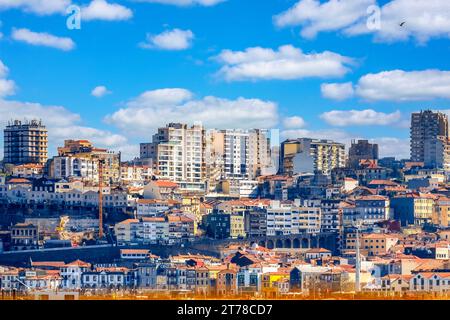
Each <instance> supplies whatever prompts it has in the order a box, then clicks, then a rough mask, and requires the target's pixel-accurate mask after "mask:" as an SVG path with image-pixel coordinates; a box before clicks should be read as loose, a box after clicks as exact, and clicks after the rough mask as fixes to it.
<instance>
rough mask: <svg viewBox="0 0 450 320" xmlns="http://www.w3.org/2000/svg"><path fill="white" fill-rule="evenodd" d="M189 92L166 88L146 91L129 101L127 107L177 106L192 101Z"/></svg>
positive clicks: (191, 95)
mask: <svg viewBox="0 0 450 320" xmlns="http://www.w3.org/2000/svg"><path fill="white" fill-rule="evenodd" d="M192 97H193V94H192V92H190V91H189V90H186V89H181V88H166V89H156V90H149V91H145V92H144V93H142V94H141V95H139V96H138V97H136V98H134V99H133V100H131V101H129V102H128V104H127V106H128V107H132V108H146V107H148V106H153V105H156V106H167V105H169V106H170V105H176V104H180V103H183V102H185V101H188V100H190V99H192Z"/></svg>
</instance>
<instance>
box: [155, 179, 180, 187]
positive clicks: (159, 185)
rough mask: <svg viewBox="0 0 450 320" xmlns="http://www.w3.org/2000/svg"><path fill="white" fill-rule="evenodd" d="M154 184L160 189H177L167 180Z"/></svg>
mask: <svg viewBox="0 0 450 320" xmlns="http://www.w3.org/2000/svg"><path fill="white" fill-rule="evenodd" d="M155 184H156V185H157V186H158V187H160V188H178V184H177V183H175V182H173V181H169V180H157V181H155Z"/></svg>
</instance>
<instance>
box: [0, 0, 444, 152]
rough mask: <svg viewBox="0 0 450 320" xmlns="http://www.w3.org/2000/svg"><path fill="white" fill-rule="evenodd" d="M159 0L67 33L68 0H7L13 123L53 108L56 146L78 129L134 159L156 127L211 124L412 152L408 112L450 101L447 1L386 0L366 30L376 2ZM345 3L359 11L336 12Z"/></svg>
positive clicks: (46, 117) (122, 6)
mask: <svg viewBox="0 0 450 320" xmlns="http://www.w3.org/2000/svg"><path fill="white" fill-rule="evenodd" d="M147 2H148V3H144V1H142V2H134V1H107V2H106V1H103V0H102V1H100V0H96V1H81V2H80V3H74V4H78V5H80V6H81V13H82V15H81V16H82V19H81V29H80V30H76V29H75V30H69V29H68V28H67V26H66V22H67V19H68V17H69V16H70V14H66V9H67V7H68V6H69V5H70V4H71V1H69V0H58V1H55V2H54V5H53V6H48V7H46V6H42V7H39V6H36V5H34V4H33V3H34V1H20V2H17V4H11V3H10V2H4V1H0V20H1V22H2V23H1V26H0V33H1V34H2V36H1V37H0V61H1V64H0V105H1V108H2V110H3V112H2V116H1V118H0V122H1V125H2V126H5V125H6V123H7V121H9V120H11V119H20V120H23V119H24V118H27V119H29V120H31V118H41V119H42V120H43V121H44V122H45V123H46V125H47V127H48V131H49V156H52V155H55V154H56V147H57V146H61V145H63V140H65V139H78V138H79V139H89V140H92V141H93V143H94V144H95V145H98V146H101V147H106V148H108V149H112V150H115V151H119V150H120V151H122V154H123V156H124V159H132V158H134V157H137V156H139V143H140V142H143V141H148V140H150V139H151V136H152V135H153V134H154V133H155V129H156V128H158V127H160V126H164V125H165V124H167V123H169V122H183V123H188V124H190V125H192V124H194V123H195V122H197V121H201V122H202V124H203V125H204V126H205V127H208V128H218V129H228V128H230V129H232V128H244V129H249V128H267V129H272V128H276V129H280V133H281V139H280V140H281V141H283V140H284V139H286V138H330V139H333V140H335V141H338V142H343V143H346V145H347V149H348V147H349V142H350V140H352V139H369V140H370V141H373V142H376V143H378V144H379V145H380V150H379V152H380V157H384V156H396V157H397V158H408V157H409V130H408V129H407V128H408V127H409V124H410V119H409V115H410V113H411V112H415V111H419V110H422V109H433V110H442V111H443V112H447V110H448V109H450V106H449V101H448V99H449V94H448V92H450V84H449V81H448V78H449V76H448V74H449V73H448V71H446V70H449V68H450V65H449V64H450V62H449V61H448V59H445V58H444V57H445V56H446V55H448V50H449V47H448V45H447V41H448V39H447V35H448V30H447V29H448V26H446V25H445V24H438V23H436V24H432V25H430V26H428V27H425V26H426V24H424V22H423V21H422V20H421V19H419V17H420V15H419V14H418V13H419V12H420V13H421V14H423V15H427V14H428V15H429V16H431V17H444V18H445V17H446V14H447V13H446V12H448V11H449V10H447V9H448V6H449V4H448V3H447V2H445V1H437V0H435V1H433V4H434V5H433V6H429V7H428V6H426V4H425V5H422V4H420V3H416V4H414V5H408V4H407V1H401V0H395V1H379V2H378V5H379V6H380V7H381V23H382V25H383V26H385V28H382V29H381V30H376V29H374V30H370V29H368V28H367V29H364V28H365V24H366V20H367V19H368V18H369V17H372V16H373V15H371V14H368V13H367V9H368V8H369V7H370V6H371V5H373V4H375V1H372V0H367V1H366V0H365V1H359V2H355V1H347V2H345V3H340V4H338V5H336V6H335V7H332V8H327V7H326V6H325V5H324V4H322V5H318V2H317V1H283V2H281V1H280V2H278V1H267V2H263V3H260V1H258V2H257V1H245V2H242V1H235V0H228V1H209V2H208V1H187V2H185V3H186V4H187V5H186V6H177V5H170V4H164V2H166V3H177V2H173V1H172V2H171V1H147ZM152 2H159V3H152ZM388 2H390V5H387V4H388ZM178 3H180V2H178ZM189 4H191V5H189ZM205 4H208V5H205ZM296 5H297V7H295V6H296ZM99 8H100V9H101V10H99ZM295 8H301V9H302V10H303V12H306V13H307V14H305V16H304V17H301V16H299V14H298V13H297V11H296V9H295ZM333 10H334V11H333ZM324 11H328V12H329V14H330V15H327V14H323V12H324ZM248 12H251V13H252V15H251V18H250V19H249V16H248V15H247V14H246V13H248ZM338 13H341V14H348V19H347V20H346V21H336V22H334V23H329V24H327V23H326V22H327V19H328V20H330V17H334V16H336V14H338ZM321 14H322V15H321ZM333 14H334V16H333ZM83 16H84V18H83ZM404 16H408V17H409V18H408V19H409V20H408V21H407V22H406V25H405V26H406V27H403V29H402V30H398V28H400V26H398V23H399V22H400V21H397V20H403V19H404ZM231 17H232V19H231ZM318 17H319V18H318ZM416 17H417V19H416ZM230 21H232V22H230ZM361 26H362V27H361ZM168 40H169V42H170V43H169V44H168V43H167V41H168ZM251 48H253V49H251ZM30 57H33V58H30ZM284 63H287V64H289V65H290V66H292V68H289V70H287V69H286V68H283V66H284V67H285V66H286V65H285V64H284ZM274 66H276V67H274ZM419 81H420V82H419ZM386 83H387V84H386ZM1 149H3V148H1Z"/></svg>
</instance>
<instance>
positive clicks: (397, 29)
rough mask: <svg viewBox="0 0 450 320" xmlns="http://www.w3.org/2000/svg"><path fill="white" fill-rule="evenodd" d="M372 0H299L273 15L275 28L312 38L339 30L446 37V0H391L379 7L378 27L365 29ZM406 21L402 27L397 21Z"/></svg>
mask: <svg viewBox="0 0 450 320" xmlns="http://www.w3.org/2000/svg"><path fill="white" fill-rule="evenodd" d="M376 3H377V2H376V0H329V1H319V0H300V1H298V2H297V3H296V4H295V5H294V6H293V7H292V8H290V9H288V10H287V11H285V12H283V13H281V14H279V15H277V16H275V17H274V22H275V24H276V25H277V26H279V27H286V26H300V27H301V35H302V36H303V37H305V38H313V37H315V36H316V34H317V33H319V32H327V31H341V32H343V33H344V34H346V35H349V36H352V35H359V34H370V33H372V34H374V37H375V39H376V40H377V41H388V42H392V41H398V40H400V41H401V40H408V39H410V38H414V39H416V40H417V41H418V42H422V43H423V42H426V41H428V40H429V39H431V38H439V37H444V38H448V37H450V2H449V1H448V0H427V1H420V0H392V1H389V2H387V3H386V4H384V5H383V6H382V7H381V8H380V13H381V15H380V17H381V19H380V22H381V23H380V27H379V28H369V27H368V26H367V22H368V21H370V19H371V15H372V14H373V11H371V10H368V9H369V7H370V6H371V5H374V4H376ZM402 22H406V23H405V24H404V25H403V26H400V23H402Z"/></svg>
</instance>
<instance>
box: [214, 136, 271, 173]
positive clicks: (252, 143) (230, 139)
mask: <svg viewBox="0 0 450 320" xmlns="http://www.w3.org/2000/svg"><path fill="white" fill-rule="evenodd" d="M207 136H208V139H207V143H208V146H207V150H208V156H209V158H208V165H209V164H213V163H214V164H217V163H218V161H217V159H218V158H220V159H222V161H223V162H222V163H220V164H221V166H222V167H221V168H220V170H219V171H220V173H221V175H222V178H223V179H254V178H256V177H258V176H260V175H261V173H262V172H264V171H267V169H268V168H270V167H271V166H272V159H271V152H270V138H269V132H268V130H262V129H251V130H241V129H228V130H214V129H213V130H208V132H207Z"/></svg>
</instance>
